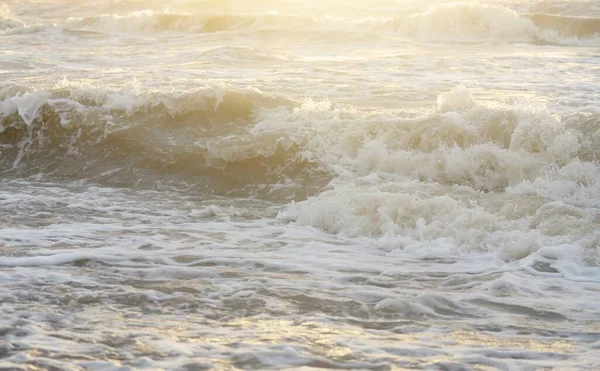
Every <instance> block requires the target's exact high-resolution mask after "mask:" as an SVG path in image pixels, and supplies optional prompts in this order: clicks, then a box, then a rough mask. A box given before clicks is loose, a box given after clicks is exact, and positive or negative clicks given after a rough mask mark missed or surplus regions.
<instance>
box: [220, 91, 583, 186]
mask: <svg viewBox="0 0 600 371" xmlns="http://www.w3.org/2000/svg"><path fill="white" fill-rule="evenodd" d="M438 104H439V106H438V108H437V109H435V110H432V111H431V112H427V113H424V114H423V115H421V116H419V117H416V118H415V117H410V118H404V117H402V116H400V115H397V114H393V113H391V112H381V113H377V114H369V115H365V114H363V113H360V112H358V111H356V110H354V109H352V108H346V107H332V106H331V103H330V102H327V101H324V102H314V101H312V100H308V101H306V102H305V103H304V104H303V105H302V106H301V107H298V108H295V109H293V110H289V109H287V108H285V107H279V108H277V109H273V110H262V111H259V112H257V113H256V115H257V124H256V126H255V127H254V128H253V129H252V130H251V131H250V133H249V135H242V136H238V137H235V138H233V139H231V140H228V141H227V142H226V143H225V142H224V143H221V144H218V143H217V144H215V146H214V148H213V149H214V150H213V151H212V152H211V153H212V154H213V155H214V156H215V157H218V158H219V159H224V160H226V161H237V160H239V158H249V157H252V156H256V155H260V153H273V152H275V151H276V150H277V148H279V147H282V148H285V149H287V148H290V147H291V146H293V145H295V146H298V147H299V148H300V150H299V151H298V156H301V157H303V158H305V159H307V160H309V161H313V162H316V163H319V164H322V165H323V166H324V167H326V168H327V169H329V170H331V171H334V172H336V173H340V174H343V173H344V172H346V171H352V172H357V173H359V174H369V173H372V172H382V173H388V174H396V175H402V176H412V177H415V178H418V179H420V180H432V181H436V182H441V183H449V184H460V185H467V186H470V187H474V188H476V189H482V190H490V189H502V188H504V187H506V186H509V185H515V184H518V183H519V182H521V181H523V180H526V179H534V178H535V177H537V176H539V175H541V174H543V173H544V172H545V171H546V169H547V168H548V167H549V166H555V165H556V166H564V165H565V164H567V163H569V162H570V161H572V160H573V159H574V158H575V157H577V156H578V155H579V154H580V152H582V151H583V150H584V149H586V148H587V147H588V146H591V145H592V144H591V143H584V142H582V141H581V138H582V137H584V136H585V133H582V132H581V131H579V130H577V129H576V128H572V127H566V126H565V125H564V123H563V122H562V121H561V118H560V117H558V116H555V115H552V114H551V113H550V112H549V111H548V110H547V109H545V108H544V107H530V106H523V107H520V106H515V107H509V106H503V105H500V104H498V103H494V102H490V103H485V102H477V101H476V100H475V99H474V97H473V96H472V95H471V93H470V92H469V91H468V90H465V89H464V88H460V89H457V90H455V91H452V92H449V93H446V94H442V95H441V96H440V97H439V98H438ZM252 143H254V144H257V145H256V146H253V145H251V144H252ZM259 149H260V151H259Z"/></svg>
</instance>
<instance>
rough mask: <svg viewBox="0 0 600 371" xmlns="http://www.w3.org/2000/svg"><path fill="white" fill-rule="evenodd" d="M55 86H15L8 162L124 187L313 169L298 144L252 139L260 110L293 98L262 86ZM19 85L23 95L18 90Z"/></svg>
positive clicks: (6, 134) (262, 177)
mask: <svg viewBox="0 0 600 371" xmlns="http://www.w3.org/2000/svg"><path fill="white" fill-rule="evenodd" d="M61 85H62V86H57V87H56V89H54V90H51V91H32V92H21V91H18V90H19V88H18V87H13V88H12V89H6V90H5V91H4V92H3V95H4V98H3V100H2V101H0V129H1V134H0V145H1V147H0V148H1V151H2V152H1V156H0V166H1V167H2V169H3V170H4V171H7V170H8V171H11V172H17V173H21V174H23V173H25V174H27V173H35V172H40V171H41V172H44V173H47V174H54V175H57V176H63V177H73V178H91V179H95V180H103V179H110V180H111V182H113V183H117V184H120V185H124V186H131V185H133V184H137V183H139V184H142V183H145V182H146V183H148V184H151V183H152V182H154V181H156V179H160V178H163V179H164V177H165V175H166V174H168V175H169V179H171V180H182V179H185V180H186V181H190V182H192V183H193V182H196V183H198V182H200V183H202V182H204V183H205V187H206V188H210V189H215V190H217V192H226V191H229V190H232V189H238V190H239V189H243V188H245V187H251V186H253V187H254V188H256V187H258V186H257V185H256V184H254V183H257V182H258V183H260V182H265V181H270V182H271V183H277V181H278V180H280V178H285V176H292V175H293V176H297V177H298V178H301V176H300V175H298V174H297V173H299V172H300V173H301V172H302V171H303V170H306V169H305V168H304V167H307V166H309V165H307V164H304V162H303V160H302V158H301V155H300V154H298V153H295V152H294V150H295V148H294V145H293V143H290V142H280V141H277V140H276V141H271V139H273V138H269V137H265V138H257V139H256V140H254V141H250V140H249V139H248V138H246V136H245V135H247V133H248V131H249V130H250V129H251V125H252V123H253V116H254V115H255V108H261V109H266V108H268V107H286V106H289V105H290V104H291V103H292V102H291V101H290V100H288V99H286V98H282V97H273V96H270V95H268V94H263V93H261V92H260V91H258V90H255V89H245V90H244V89H241V90H240V89H233V88H230V87H227V86H210V87H204V88H199V89H194V90H190V91H186V92H183V93H179V94H165V93H158V92H148V91H146V92H142V91H140V90H139V89H138V87H137V86H136V85H135V84H133V85H127V86H124V87H122V88H120V89H110V88H104V87H94V86H83V85H77V84H70V83H67V82H63V83H62V84H61ZM15 90H16V92H15Z"/></svg>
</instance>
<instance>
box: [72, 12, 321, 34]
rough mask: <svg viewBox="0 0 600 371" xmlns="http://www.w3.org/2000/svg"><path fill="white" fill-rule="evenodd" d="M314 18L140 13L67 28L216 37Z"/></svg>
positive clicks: (299, 24)
mask: <svg viewBox="0 0 600 371" xmlns="http://www.w3.org/2000/svg"><path fill="white" fill-rule="evenodd" d="M317 23H318V22H317V21H316V20H315V19H313V18H311V17H304V16H293V15H280V14H269V13H265V14H256V15H252V14H250V15H245V14H184V13H170V12H155V11H151V10H144V11H138V12H134V13H129V14H125V15H113V14H109V15H102V16H95V17H87V18H69V20H68V21H67V25H66V26H67V27H70V28H73V27H74V28H82V29H86V30H93V31H101V32H106V33H143V32H186V33H213V32H220V31H236V30H246V31H247V30H251V29H256V30H260V29H265V28H277V27H281V28H291V29H293V28H298V29H303V28H305V27H306V26H307V25H310V24H317Z"/></svg>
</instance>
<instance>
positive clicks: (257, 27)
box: [64, 3, 600, 45]
mask: <svg viewBox="0 0 600 371" xmlns="http://www.w3.org/2000/svg"><path fill="white" fill-rule="evenodd" d="M64 27H66V28H67V29H76V30H86V31H95V32H103V33H109V34H112V33H116V34H119V33H126V34H129V33H134V34H136V33H140V34H148V33H150V34H151V33H161V32H177V33H215V32H248V31H268V30H278V31H280V35H281V36H282V37H285V35H286V34H289V35H298V31H302V32H304V33H305V34H310V33H311V32H320V33H321V34H322V33H323V32H346V33H353V34H358V35H373V36H376V35H378V36H395V37H403V38H407V39H415V40H422V41H430V42H448V43H457V42H458V43H464V42H523V43H547V44H558V45H563V44H564V45H600V19H597V18H578V17H566V16H556V15H550V14H519V13H517V12H515V11H514V10H511V9H509V8H507V7H503V6H496V5H479V4H473V3H450V4H444V5H437V6H433V7H431V8H429V9H428V10H426V11H422V12H416V13H410V14H404V15H401V16H393V15H392V16H390V17H389V18H364V19H353V18H344V17H327V16H314V17H309V16H301V15H290V14H279V13H261V14H182V13H169V12H155V11H150V10H145V11H139V12H134V13H128V14H124V15H119V14H112V15H111V14H109V15H102V16H95V17H87V18H70V19H69V20H68V21H67V22H66V24H65V25H64ZM323 37H326V35H325V36H323Z"/></svg>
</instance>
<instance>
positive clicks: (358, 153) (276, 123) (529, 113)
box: [0, 83, 600, 259]
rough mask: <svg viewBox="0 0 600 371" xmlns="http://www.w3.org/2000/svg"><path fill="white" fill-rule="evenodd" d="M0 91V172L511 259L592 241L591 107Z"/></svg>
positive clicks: (596, 126)
mask: <svg viewBox="0 0 600 371" xmlns="http://www.w3.org/2000/svg"><path fill="white" fill-rule="evenodd" d="M13 89H17V87H13ZM3 96H4V98H3V100H2V101H1V102H0V112H1V116H0V124H1V128H0V131H1V133H0V151H1V156H0V166H1V168H2V171H3V173H4V174H10V173H14V174H19V175H23V174H30V175H33V174H38V173H40V172H42V173H45V174H51V175H53V176H60V177H63V178H68V179H73V180H76V179H82V178H84V179H91V180H93V181H99V182H109V183H111V184H118V185H122V186H126V187H132V186H136V187H137V186H146V187H147V186H150V187H152V185H153V184H155V183H156V182H161V181H164V180H165V179H169V180H171V181H174V182H178V183H183V184H190V185H192V184H193V185H196V186H198V185H199V184H200V186H198V187H200V188H201V189H202V190H203V191H204V192H207V193H216V194H227V195H233V194H243V195H259V196H260V195H265V196H266V197H270V198H271V199H273V197H276V196H277V195H279V196H277V197H283V199H285V200H290V199H295V200H298V201H300V202H297V203H292V204H289V205H288V207H287V208H286V210H285V211H283V212H282V213H281V214H280V216H279V218H280V219H281V220H293V221H295V222H297V223H299V224H303V225H310V226H314V227H318V228H322V229H324V230H326V231H328V232H331V233H342V234H345V235H350V236H387V237H386V238H392V239H393V241H394V242H393V243H394V244H404V243H406V244H407V245H406V246H405V248H407V249H414V250H415V251H418V250H419V246H420V245H419V243H421V242H415V241H432V240H437V241H438V242H440V244H438V245H439V246H442V247H441V248H442V249H443V246H446V245H447V246H451V249H454V250H456V249H466V250H469V251H471V250H488V249H492V250H494V251H504V254H505V255H504V257H506V258H508V259H513V258H519V257H523V256H526V255H528V254H529V253H531V252H532V251H537V250H539V249H541V248H542V247H543V246H549V245H552V246H555V245H557V244H570V245H572V244H576V245H577V246H580V247H581V248H583V249H592V250H594V249H595V248H596V247H597V246H598V243H599V242H600V229H599V228H598V223H600V216H599V215H598V213H597V212H596V211H594V210H597V209H599V208H600V202H599V201H598V200H600V171H599V161H600V148H598V146H597V143H600V116H599V115H598V114H597V113H588V114H584V113H580V114H575V115H570V116H565V117H560V116H558V115H556V114H553V113H551V112H549V111H548V110H547V109H546V108H544V107H531V106H506V105H502V104H499V103H497V102H482V101H478V100H477V99H476V98H475V97H474V96H473V95H472V93H471V91H469V90H468V89H466V88H458V89H456V90H454V91H451V92H448V93H445V94H441V95H440V96H439V98H438V101H437V105H436V107H435V109H432V110H430V111H426V112H421V113H420V114H418V115H415V114H414V113H406V112H403V111H393V110H392V111H388V110H386V111H381V112H377V113H372V112H371V113H369V112H363V111H361V110H359V109H357V108H354V107H351V106H343V105H340V106H336V105H334V104H332V103H331V102H328V101H320V102H315V101H312V100H310V99H309V100H307V101H305V102H296V101H293V100H291V99H287V98H283V97H275V96H271V95H269V94H265V93H262V92H260V91H259V90H256V89H251V88H247V89H236V88H232V87H229V86H207V87H204V88H199V89H196V90H191V91H186V92H182V93H159V92H151V91H141V90H140V89H139V88H138V87H137V86H136V85H135V84H130V85H127V86H123V87H121V88H119V89H109V88H102V87H93V86H83V85H77V84H71V83H63V84H62V86H57V87H56V89H55V90H52V91H37V92H36V91H30V92H19V91H16V92H15V91H12V92H11V91H4V92H3ZM278 192H279V193H278ZM274 195H275V196H274ZM307 196H308V198H307ZM303 199H305V201H302V200H303ZM509 232H510V233H509ZM400 236H402V237H400ZM582 236H583V237H582ZM398 239H400V240H398ZM403 239H404V240H403ZM445 239H446V240H448V241H451V242H449V243H448V244H446V245H445V244H444V243H443V241H444V240H445ZM403 241H404V242H403ZM422 243H425V242H422ZM514 246H518V248H515V247H514ZM448 248H450V247H448ZM498 249H499V250H498ZM427 250H428V251H429V250H430V249H427ZM592 250H590V251H592Z"/></svg>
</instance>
